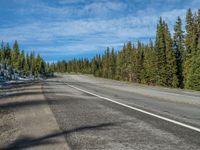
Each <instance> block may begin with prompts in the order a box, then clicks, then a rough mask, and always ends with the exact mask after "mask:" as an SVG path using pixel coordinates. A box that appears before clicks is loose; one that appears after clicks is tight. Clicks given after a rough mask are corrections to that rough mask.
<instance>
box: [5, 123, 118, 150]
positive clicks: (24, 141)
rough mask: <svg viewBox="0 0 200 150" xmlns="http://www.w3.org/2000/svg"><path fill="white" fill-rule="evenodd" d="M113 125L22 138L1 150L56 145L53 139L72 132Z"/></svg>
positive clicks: (79, 128) (83, 127)
mask: <svg viewBox="0 0 200 150" xmlns="http://www.w3.org/2000/svg"><path fill="white" fill-rule="evenodd" d="M114 125H116V123H102V124H98V125H91V126H82V127H78V128H74V129H71V130H67V131H62V132H54V133H50V134H47V135H45V136H41V137H38V138H34V137H30V136H24V137H21V138H19V139H17V140H15V141H14V142H13V143H11V144H9V145H7V146H6V147H4V148H3V149H2V150H22V149H26V148H30V147H37V146H41V145H51V144H55V143H58V142H56V140H55V139H52V138H56V137H59V136H67V135H69V134H72V133H74V132H81V131H86V130H98V129H100V128H104V127H108V126H114Z"/></svg>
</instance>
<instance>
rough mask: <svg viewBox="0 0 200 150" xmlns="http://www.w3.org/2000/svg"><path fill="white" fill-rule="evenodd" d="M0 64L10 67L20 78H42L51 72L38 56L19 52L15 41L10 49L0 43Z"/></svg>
mask: <svg viewBox="0 0 200 150" xmlns="http://www.w3.org/2000/svg"><path fill="white" fill-rule="evenodd" d="M0 63H1V64H6V65H8V66H10V67H11V68H12V69H13V70H16V71H19V72H21V74H22V76H30V75H32V76H36V77H38V76H44V75H46V74H48V73H50V72H51V68H50V65H49V64H47V63H46V62H45V61H44V60H43V59H42V57H41V56H40V55H39V54H38V55H37V56H35V54H34V52H31V53H30V54H28V53H26V54H25V53H24V51H23V50H22V51H20V49H19V45H18V42H17V41H16V40H15V42H14V44H13V47H12V48H11V47H10V45H9V43H6V44H5V43H4V42H3V41H2V43H1V47H0Z"/></svg>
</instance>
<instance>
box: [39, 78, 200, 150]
mask: <svg viewBox="0 0 200 150" xmlns="http://www.w3.org/2000/svg"><path fill="white" fill-rule="evenodd" d="M138 88H141V87H140V86H135V85H130V84H126V83H123V82H117V81H111V80H103V79H98V78H93V77H87V76H78V75H66V76H63V77H59V78H52V79H48V80H46V81H45V82H44V84H43V92H44V95H45V97H46V100H47V101H48V104H49V106H50V108H51V110H52V112H53V114H54V116H55V118H56V121H57V123H58V125H59V127H60V129H61V130H62V132H63V134H64V136H65V139H66V142H67V143H68V145H69V146H70V147H71V149H75V150H80V149H91V150H94V149H113V150H124V149H127V150H128V149H130V150H132V149H135V150H141V149H143V150H145V149H147V150H150V149H152V150H155V149H159V150H160V149H162V150H169V149H176V150H177V149H180V150H184V149H187V150H193V149H194V150H198V149H200V132H198V131H195V130H194V129H191V128H188V127H184V126H182V125H179V124H177V123H172V122H170V121H166V120H163V119H160V118H158V117H155V116H152V115H149V114H146V113H143V112H140V111H138V110H134V109H131V108H132V107H134V108H139V109H140V110H143V111H145V112H148V113H150V114H154V115H158V116H161V117H164V118H167V119H169V120H173V121H175V122H178V123H182V124H184V125H188V126H189V127H194V128H196V129H200V105H199V101H200V100H199V101H198V98H199V97H198V96H199V95H198V94H199V93H198V92H187V91H186V92H185V91H184V92H182V91H178V90H170V89H164V88H163V89H162V88H161V91H162V92H163V95H165V94H166V93H167V94H168V95H169V100H167V99H166V98H164V99H163V98H162V95H161V96H160V98H159V97H152V96H151V97H150V96H148V94H145V93H137V92H132V90H131V89H133V91H134V89H138ZM142 88H145V90H152V89H150V88H148V87H142ZM153 90H154V92H155V93H156V91H158V92H160V90H158V89H154V88H153ZM147 93H148V92H147ZM170 93H171V95H174V99H173V98H172V99H171V100H170V98H171V97H170ZM184 95H185V97H187V96H190V98H191V100H193V101H194V103H192V104H191V103H187V102H186V101H181V99H180V100H179V97H184ZM106 99H108V100H113V101H114V102H117V103H114V102H112V101H108V100H106ZM188 101H190V99H188ZM120 104H124V106H122V105H120ZM126 106H130V107H131V108H129V107H126Z"/></svg>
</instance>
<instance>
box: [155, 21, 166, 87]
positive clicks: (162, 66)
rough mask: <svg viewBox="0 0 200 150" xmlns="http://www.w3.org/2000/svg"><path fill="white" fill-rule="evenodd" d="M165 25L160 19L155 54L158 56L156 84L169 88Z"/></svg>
mask: <svg viewBox="0 0 200 150" xmlns="http://www.w3.org/2000/svg"><path fill="white" fill-rule="evenodd" d="M164 32H165V23H164V22H163V20H162V18H160V21H159V24H158V25H157V33H156V42H155V54H156V73H157V75H156V82H157V83H156V84H157V85H161V86H167V77H166V70H167V68H166V63H167V60H166V59H167V58H166V53H165V50H166V44H165V35H164Z"/></svg>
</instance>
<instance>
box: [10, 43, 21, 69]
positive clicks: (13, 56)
mask: <svg viewBox="0 0 200 150" xmlns="http://www.w3.org/2000/svg"><path fill="white" fill-rule="evenodd" d="M18 58H19V45H18V42H17V40H15V42H14V44H13V51H12V54H11V64H12V66H13V67H14V68H15V69H18V68H19V60H18Z"/></svg>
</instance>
